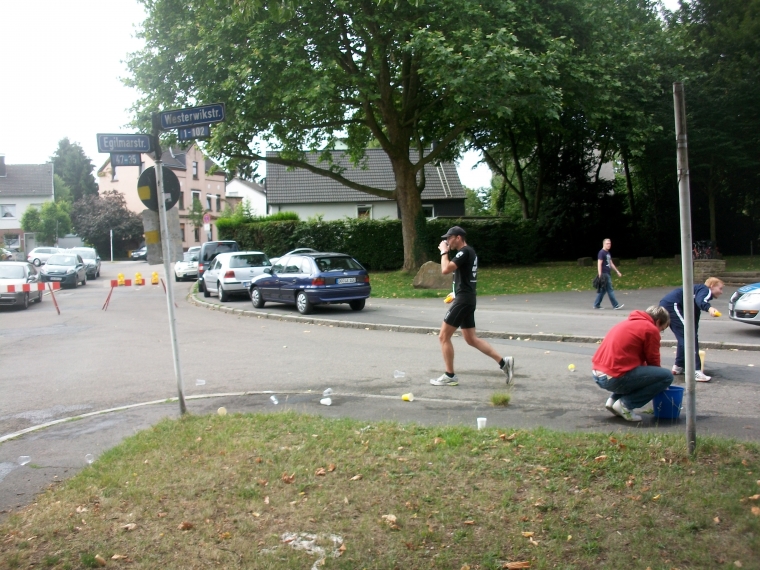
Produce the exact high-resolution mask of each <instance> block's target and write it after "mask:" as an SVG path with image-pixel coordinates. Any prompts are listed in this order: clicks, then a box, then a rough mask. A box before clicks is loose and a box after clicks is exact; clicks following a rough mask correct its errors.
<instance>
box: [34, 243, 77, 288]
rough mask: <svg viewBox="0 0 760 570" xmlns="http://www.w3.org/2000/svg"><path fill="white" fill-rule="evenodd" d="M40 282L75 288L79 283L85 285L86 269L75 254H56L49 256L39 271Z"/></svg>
mask: <svg viewBox="0 0 760 570" xmlns="http://www.w3.org/2000/svg"><path fill="white" fill-rule="evenodd" d="M40 273H41V274H42V281H43V282H48V281H57V282H59V283H60V284H61V287H63V286H64V285H71V286H72V287H74V288H76V287H77V285H79V284H80V283H81V284H82V285H87V269H86V266H85V264H84V260H83V259H82V256H80V255H79V254H77V253H73V252H71V253H56V254H55V255H51V256H50V257H49V258H48V260H47V263H46V264H45V266H44V267H43V268H42V270H41V271H40Z"/></svg>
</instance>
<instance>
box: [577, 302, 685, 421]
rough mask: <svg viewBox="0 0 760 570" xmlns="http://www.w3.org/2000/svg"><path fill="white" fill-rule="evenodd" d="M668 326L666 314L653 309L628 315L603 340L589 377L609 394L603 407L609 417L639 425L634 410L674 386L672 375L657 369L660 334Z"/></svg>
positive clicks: (654, 306)
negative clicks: (609, 414)
mask: <svg viewBox="0 0 760 570" xmlns="http://www.w3.org/2000/svg"><path fill="white" fill-rule="evenodd" d="M669 324H670V315H669V314H668V311H667V310H666V309H665V308H664V307H660V306H657V305H653V306H651V307H649V308H648V309H647V310H646V311H631V314H630V315H628V320H625V321H623V322H621V323H618V324H616V325H615V326H614V327H612V328H611V329H610V331H609V332H608V333H607V336H605V337H604V340H603V341H602V344H601V346H600V347H599V348H598V349H597V351H596V354H594V357H593V358H592V359H591V364H592V366H593V370H592V371H591V374H592V376H593V377H594V381H595V382H596V383H597V385H598V386H599V387H600V388H602V389H604V390H607V391H609V392H612V395H611V396H610V397H609V398H608V399H607V403H606V404H605V407H606V408H607V410H609V411H610V412H611V413H613V414H615V415H616V416H620V417H621V418H623V419H624V420H627V421H629V422H640V421H641V416H640V415H638V414H636V413H634V412H633V410H634V409H636V408H641V407H642V406H644V405H646V404H647V402H649V401H650V400H651V399H652V398H654V397H655V396H656V395H657V394H659V393H660V392H662V391H663V390H667V389H668V387H669V386H670V385H671V384H672V383H673V373H672V372H671V371H670V370H668V369H667V368H662V367H660V333H661V332H662V331H664V330H665V329H666V328H668V325H669Z"/></svg>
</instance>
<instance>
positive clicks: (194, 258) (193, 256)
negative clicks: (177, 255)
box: [182, 253, 198, 263]
mask: <svg viewBox="0 0 760 570" xmlns="http://www.w3.org/2000/svg"><path fill="white" fill-rule="evenodd" d="M182 261H184V262H186V263H190V262H193V261H198V255H197V254H195V253H185V255H184V258H183V259H182Z"/></svg>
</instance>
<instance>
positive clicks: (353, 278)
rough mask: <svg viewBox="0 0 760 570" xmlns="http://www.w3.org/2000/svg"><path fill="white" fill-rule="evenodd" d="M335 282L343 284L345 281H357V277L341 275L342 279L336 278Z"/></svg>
mask: <svg viewBox="0 0 760 570" xmlns="http://www.w3.org/2000/svg"><path fill="white" fill-rule="evenodd" d="M335 282H336V283H337V284H338V285H343V284H344V283H356V277H341V278H340V279H336V280H335Z"/></svg>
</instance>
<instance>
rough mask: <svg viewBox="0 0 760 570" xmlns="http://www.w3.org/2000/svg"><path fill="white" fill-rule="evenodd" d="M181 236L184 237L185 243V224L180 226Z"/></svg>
mask: <svg viewBox="0 0 760 570" xmlns="http://www.w3.org/2000/svg"><path fill="white" fill-rule="evenodd" d="M179 235H180V236H181V237H182V241H185V224H180V225H179Z"/></svg>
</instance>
